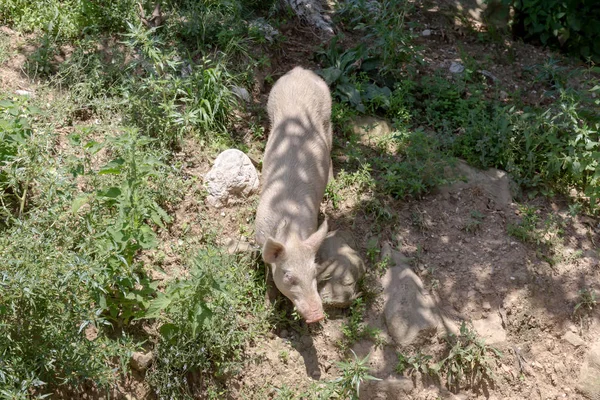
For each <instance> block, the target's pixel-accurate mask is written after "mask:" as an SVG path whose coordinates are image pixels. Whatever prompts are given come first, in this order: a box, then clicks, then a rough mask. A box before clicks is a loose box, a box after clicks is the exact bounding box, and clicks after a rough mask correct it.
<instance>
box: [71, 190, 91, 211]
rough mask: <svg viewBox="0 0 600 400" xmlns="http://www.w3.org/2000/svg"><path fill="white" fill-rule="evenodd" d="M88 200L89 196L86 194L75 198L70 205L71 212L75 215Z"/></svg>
mask: <svg viewBox="0 0 600 400" xmlns="http://www.w3.org/2000/svg"><path fill="white" fill-rule="evenodd" d="M89 199H90V196H89V195H87V194H84V195H81V196H78V197H76V198H75V200H73V204H72V205H71V211H72V212H73V214H77V211H79V209H80V208H81V207H82V206H83V205H84V204H86V203H87V202H88V201H89Z"/></svg>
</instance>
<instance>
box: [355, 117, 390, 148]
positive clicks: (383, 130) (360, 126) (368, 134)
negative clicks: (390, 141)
mask: <svg viewBox="0 0 600 400" xmlns="http://www.w3.org/2000/svg"><path fill="white" fill-rule="evenodd" d="M352 131H353V132H354V133H355V134H356V135H358V136H359V137H360V138H361V139H362V140H361V143H363V144H370V143H371V142H373V141H375V142H376V141H377V139H379V138H382V137H385V136H388V135H389V134H390V133H392V131H393V128H392V125H391V124H390V123H389V122H388V121H387V120H385V119H381V118H376V117H371V116H363V117H357V118H355V119H354V120H353V121H352ZM364 139H366V140H364Z"/></svg>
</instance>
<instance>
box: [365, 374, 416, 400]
mask: <svg viewBox="0 0 600 400" xmlns="http://www.w3.org/2000/svg"><path fill="white" fill-rule="evenodd" d="M413 388H414V386H413V383H412V381H411V380H410V379H408V378H404V377H403V378H394V377H390V378H387V379H382V380H380V381H366V382H363V383H362V384H361V385H360V393H359V395H360V396H359V399H361V400H363V399H364V400H375V399H376V400H396V399H405V398H407V397H406V395H407V394H409V393H410V392H412V390H413Z"/></svg>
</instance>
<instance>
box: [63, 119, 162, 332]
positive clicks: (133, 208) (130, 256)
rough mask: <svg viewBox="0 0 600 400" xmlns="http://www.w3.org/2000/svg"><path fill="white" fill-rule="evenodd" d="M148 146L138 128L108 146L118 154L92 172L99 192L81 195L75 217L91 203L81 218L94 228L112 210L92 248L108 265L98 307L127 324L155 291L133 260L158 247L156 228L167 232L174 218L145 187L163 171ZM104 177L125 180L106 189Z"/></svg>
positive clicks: (96, 146)
mask: <svg viewBox="0 0 600 400" xmlns="http://www.w3.org/2000/svg"><path fill="white" fill-rule="evenodd" d="M71 140H72V141H73V142H74V143H79V141H80V137H79V136H78V135H74V136H72V137H71ZM149 143H151V139H149V138H147V137H144V136H141V135H139V134H138V133H137V131H136V130H134V129H128V130H125V132H124V133H123V134H122V135H119V136H115V137H113V138H110V139H109V140H108V144H109V146H111V147H112V148H113V149H114V150H115V151H117V152H118V154H119V156H118V157H117V158H115V159H113V160H112V161H110V162H109V163H107V164H105V165H104V166H102V167H101V168H100V169H99V170H98V171H97V172H95V171H90V170H88V171H87V174H89V175H92V177H91V179H92V180H96V185H95V186H96V187H97V189H96V190H95V191H93V192H90V193H84V194H81V195H79V196H78V197H77V198H75V199H74V200H73V204H72V212H73V214H77V213H78V212H79V210H80V209H81V208H82V207H83V206H84V205H86V204H87V205H88V207H87V208H86V210H87V212H85V213H84V214H83V215H82V218H83V219H84V220H86V221H87V226H89V227H90V229H91V230H95V229H96V228H97V227H98V225H99V223H100V224H101V221H98V216H100V215H102V214H104V212H103V211H109V213H108V215H107V217H108V218H109V221H110V223H109V224H107V225H106V226H105V228H104V230H103V231H102V233H100V234H95V235H94V236H95V241H94V243H93V244H91V245H92V246H94V247H95V249H94V252H95V253H96V254H98V255H99V257H100V259H103V260H104V262H105V263H106V268H105V269H103V270H102V271H99V272H100V273H99V277H102V278H103V280H104V281H103V286H102V289H101V290H99V291H98V298H97V304H98V305H99V307H100V309H101V310H104V311H106V312H107V313H108V315H109V316H110V318H112V319H113V320H115V321H122V322H124V323H127V322H128V321H129V320H130V319H131V318H133V317H136V316H139V315H140V312H143V310H144V308H145V307H147V305H148V300H149V299H150V298H151V297H152V296H153V294H154V292H155V290H156V284H155V283H151V282H150V280H149V279H148V278H147V277H146V276H145V273H144V272H143V271H142V270H141V269H140V266H139V265H136V263H135V260H134V257H135V255H136V254H137V252H138V251H139V250H148V249H152V248H154V247H156V245H157V241H156V233H155V232H154V231H153V229H152V225H156V226H159V227H163V228H164V227H165V225H164V224H165V223H168V222H170V220H171V218H170V217H169V216H168V215H167V214H166V212H165V211H164V210H163V209H162V208H161V207H160V206H159V205H158V204H157V203H156V201H155V200H154V199H153V193H152V192H151V191H149V190H148V189H147V188H146V187H145V185H146V184H147V182H148V180H150V179H152V178H156V177H157V176H158V174H159V171H160V168H162V167H164V165H163V164H162V163H161V162H160V161H159V159H158V158H156V157H153V156H152V155H150V154H148V153H146V152H142V151H141V149H142V148H143V147H144V146H147V145H148V144H149ZM84 147H85V148H86V149H88V150H89V151H90V152H91V153H92V154H94V153H95V152H97V151H99V150H100V148H102V147H103V144H100V143H98V142H88V143H86V144H85V145H84ZM80 173H83V174H86V167H85V163H80V164H79V165H78V166H77V167H76V168H75V174H80ZM102 176H113V177H115V178H121V181H120V182H118V183H117V182H111V184H110V185H108V186H104V187H103V186H100V185H101V184H100V182H99V181H98V180H97V177H102ZM115 183H117V184H115ZM149 221H151V223H149ZM102 222H104V221H102ZM100 226H101V225H100ZM90 233H91V232H90ZM99 280H100V281H101V279H99Z"/></svg>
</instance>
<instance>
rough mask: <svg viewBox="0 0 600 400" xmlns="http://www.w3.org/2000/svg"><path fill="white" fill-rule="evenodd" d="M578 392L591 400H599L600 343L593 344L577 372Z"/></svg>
mask: <svg viewBox="0 0 600 400" xmlns="http://www.w3.org/2000/svg"><path fill="white" fill-rule="evenodd" d="M577 390H579V391H580V392H581V393H582V394H583V395H584V396H586V397H587V398H588V399H591V400H600V341H597V342H596V343H595V344H593V345H592V346H591V348H590V350H589V351H588V353H587V355H586V358H585V361H584V363H583V365H582V366H581V370H580V371H579V382H578V384H577Z"/></svg>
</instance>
